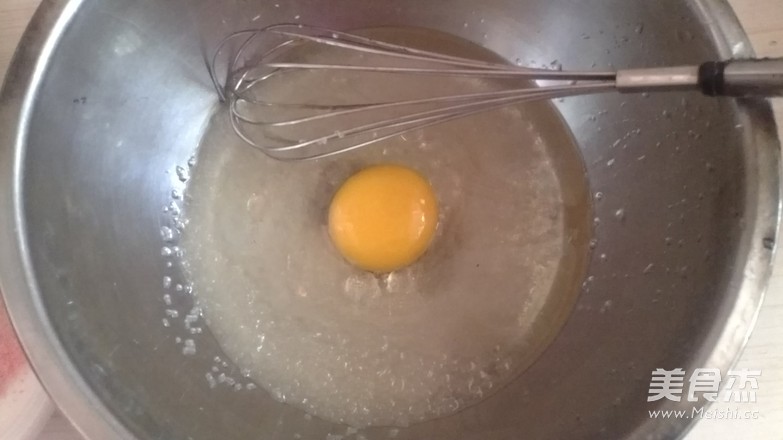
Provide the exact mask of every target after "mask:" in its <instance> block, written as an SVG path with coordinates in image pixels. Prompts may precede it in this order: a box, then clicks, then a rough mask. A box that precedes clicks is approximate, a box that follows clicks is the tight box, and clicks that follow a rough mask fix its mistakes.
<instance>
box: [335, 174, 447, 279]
mask: <svg viewBox="0 0 783 440" xmlns="http://www.w3.org/2000/svg"><path fill="white" fill-rule="evenodd" d="M437 224H438V204H437V200H436V199H435V194H434V193H433V191H432V187H431V186H430V184H429V182H428V181H427V180H426V179H425V178H424V177H422V176H421V174H419V173H417V172H416V171H414V170H412V169H410V168H406V167H403V166H398V165H377V166H372V167H369V168H365V169H363V170H361V171H359V172H358V173H356V174H354V175H353V176H351V177H350V178H348V180H346V181H345V183H343V185H342V186H341V187H340V189H339V190H338V191H337V193H336V194H335V196H334V199H332V204H331V206H330V208H329V235H330V236H331V238H332V241H333V242H334V244H335V246H336V247H337V249H338V250H339V251H340V253H342V255H343V256H344V257H345V259H346V260H348V261H349V262H351V263H353V264H354V265H356V266H358V267H360V268H362V269H364V270H368V271H371V272H376V273H384V272H391V271H393V270H396V269H399V268H402V267H405V266H407V265H409V264H411V263H413V262H414V261H416V260H417V259H418V258H419V257H421V255H422V254H423V253H424V252H425V251H426V250H427V247H428V246H429V245H430V242H431V241H432V237H433V235H434V234H435V228H436V226H437Z"/></svg>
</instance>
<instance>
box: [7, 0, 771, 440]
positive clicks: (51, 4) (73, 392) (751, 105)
mask: <svg viewBox="0 0 783 440" xmlns="http://www.w3.org/2000/svg"><path fill="white" fill-rule="evenodd" d="M83 3H84V0H47V1H45V2H44V3H42V4H41V6H39V8H38V9H37V11H36V13H35V15H34V16H33V19H32V20H31V22H30V24H29V26H28V28H27V30H26V31H25V33H24V35H23V37H22V40H21V42H20V44H19V47H18V48H17V51H16V53H15V55H14V58H13V61H12V63H11V65H10V66H9V69H8V72H7V74H6V79H5V83H4V84H3V87H2V89H0V182H2V183H3V184H0V210H2V211H3V212H7V213H10V215H4V216H0V242H1V243H4V244H5V245H4V246H0V287H1V288H2V289H0V290H2V294H3V295H4V297H5V302H6V306H7V308H8V311H9V315H10V316H11V321H12V323H13V325H14V327H15V329H16V331H17V333H18V334H19V338H20V340H21V342H22V346H23V348H24V350H25V353H26V355H27V357H28V359H29V360H30V363H31V364H32V366H33V368H34V370H35V372H36V375H37V376H38V378H39V380H40V381H41V382H42V384H43V385H44V387H45V389H46V390H47V392H48V393H49V394H50V396H51V397H52V398H53V400H54V401H55V402H56V403H57V405H58V406H59V407H60V409H61V411H62V412H63V413H64V414H65V415H66V417H67V418H68V419H69V420H70V421H71V422H72V423H73V424H74V425H75V427H76V428H77V429H78V430H79V431H80V432H81V434H82V435H84V436H85V437H86V438H90V439H101V440H103V439H110V438H120V439H129V440H134V439H136V436H135V435H134V434H133V433H132V432H131V430H130V429H129V428H128V427H126V426H125V425H123V424H122V423H121V422H120V421H119V420H118V419H117V418H116V417H115V416H114V415H113V414H112V413H111V411H109V409H108V408H107V407H106V406H105V405H104V404H103V402H102V401H101V399H100V398H99V397H98V395H97V394H96V393H95V392H94V391H93V390H92V389H91V387H90V386H89V385H88V383H87V382H86V381H85V380H84V378H83V377H82V376H81V375H80V374H79V371H78V370H77V369H76V367H75V365H74V364H73V362H71V360H70V358H69V356H68V353H67V352H66V351H65V348H64V347H63V345H62V344H61V342H60V341H59V339H58V337H57V335H56V333H55V331H54V328H53V326H52V324H51V323H50V322H49V321H48V320H47V312H46V309H45V306H44V304H43V301H42V299H41V297H40V291H39V288H38V285H37V282H36V280H35V274H34V269H33V265H32V262H31V260H30V255H29V252H28V244H27V241H26V236H27V231H26V226H25V219H24V211H23V187H22V183H23V182H22V176H23V162H24V154H25V145H26V141H27V133H28V131H29V129H30V127H29V124H30V118H31V114H32V111H33V108H34V102H35V99H36V96H37V94H38V91H39V89H40V87H41V84H42V79H43V78H44V76H45V73H46V70H47V67H48V64H49V61H50V59H51V55H52V54H53V53H54V52H55V51H56V49H57V46H58V44H59V42H60V40H61V38H62V36H63V34H64V32H65V30H66V29H67V28H68V26H69V24H70V23H71V21H72V19H73V18H74V17H75V15H76V14H77V12H78V11H79V8H80V7H81V5H82V4H83ZM688 5H689V6H690V7H691V8H692V9H694V11H695V12H696V13H697V14H698V15H700V17H701V18H702V20H703V23H702V24H703V25H704V26H705V27H706V28H707V29H709V30H710V31H711V33H712V39H713V41H714V43H715V44H716V46H717V48H718V51H719V53H720V55H721V56H723V57H726V58H728V57H751V56H753V55H754V52H753V49H752V47H751V44H750V41H749V39H748V37H747V35H746V34H745V32H744V30H743V29H742V27H741V25H740V23H739V20H738V18H737V16H736V15H735V13H734V11H733V9H732V8H731V6H730V5H729V4H728V1H727V0H688ZM738 107H739V113H740V115H741V116H742V115H744V116H745V117H746V118H747V120H748V121H749V122H750V121H752V124H749V125H748V126H747V127H746V128H747V131H748V132H750V135H751V136H752V138H751V139H752V142H750V143H751V144H752V145H753V146H754V149H755V150H756V151H755V152H754V154H755V157H754V159H755V160H754V164H755V165H757V168H756V169H754V170H751V171H754V172H755V174H753V175H752V178H753V180H755V182H751V183H749V184H748V185H747V186H748V187H752V189H755V190H757V191H756V192H754V193H753V194H748V195H752V197H751V198H750V199H748V201H751V202H753V205H754V206H751V207H750V208H748V212H749V213H750V214H752V215H754V218H753V220H752V221H751V222H749V223H748V224H747V228H746V231H744V232H743V237H742V240H743V241H744V243H741V244H740V249H741V252H742V251H744V252H745V253H747V256H746V257H745V260H744V261H740V262H741V263H742V264H740V265H738V268H735V270H734V273H733V274H732V277H731V279H730V283H729V284H730V285H732V286H735V287H734V290H736V291H737V295H736V299H735V301H734V303H733V304H730V305H729V306H730V307H731V310H729V311H728V314H727V316H728V319H727V321H726V325H724V326H722V327H720V328H714V329H712V330H714V331H712V332H711V334H709V335H708V336H707V341H709V342H708V343H705V344H704V346H703V351H704V352H703V353H699V356H698V357H697V358H698V359H702V360H705V361H706V362H710V363H712V364H717V365H721V366H725V367H727V368H728V367H731V366H733V365H735V364H736V362H737V361H738V360H739V357H740V355H741V354H742V350H743V348H744V347H745V345H746V343H747V341H748V338H749V337H750V333H751V331H752V329H753V327H754V325H755V322H756V319H757V317H758V313H759V311H760V307H761V304H762V300H763V297H764V292H765V289H766V287H767V285H768V281H769V278H770V276H771V273H772V262H773V260H774V254H775V249H774V248H775V247H776V246H773V249H770V246H769V245H768V243H769V241H768V240H769V239H770V238H771V239H772V240H774V239H775V237H776V236H777V232H778V228H779V224H780V212H781V199H780V194H781V187H780V154H779V150H780V145H779V142H778V138H777V130H776V127H775V122H774V118H773V116H772V110H771V107H770V105H769V104H768V103H767V102H766V101H763V100H748V101H741V102H739V106H738ZM753 184H755V186H754V185H753ZM749 273H750V274H752V276H748V274H749ZM686 403H687V402H686ZM661 422H662V421H661V420H653V419H650V420H648V421H647V422H645V423H643V424H641V425H639V426H638V427H637V429H635V430H634V431H632V432H631V433H630V434H631V436H632V437H638V438H659V437H660V436H661V435H664V436H667V437H669V436H671V437H678V438H682V437H684V436H685V435H686V434H687V432H688V431H689V429H690V428H691V427H692V426H693V425H694V424H695V423H694V422H695V420H693V419H690V420H687V419H677V420H668V421H666V422H665V423H661Z"/></svg>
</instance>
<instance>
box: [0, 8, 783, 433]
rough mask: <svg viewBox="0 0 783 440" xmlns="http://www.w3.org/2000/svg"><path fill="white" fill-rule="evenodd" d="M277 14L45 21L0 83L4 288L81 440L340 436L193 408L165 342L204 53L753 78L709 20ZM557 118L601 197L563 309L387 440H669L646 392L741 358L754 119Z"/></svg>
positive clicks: (83, 14) (759, 134)
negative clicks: (457, 49) (543, 344)
mask: <svg viewBox="0 0 783 440" xmlns="http://www.w3.org/2000/svg"><path fill="white" fill-rule="evenodd" d="M275 1H276V0H263V1H256V2H250V1H244V0H237V1H225V2H222V4H207V3H206V2H204V1H202V0H168V1H165V2H164V1H152V0H149V1H147V0H142V1H134V2H129V1H125V0H70V1H68V0H46V1H44V3H43V6H42V7H41V9H40V10H39V11H38V13H37V15H36V17H35V19H34V20H33V23H32V25H31V26H30V28H29V29H28V31H27V33H26V34H25V37H24V39H23V40H22V44H21V46H20V50H19V52H18V54H17V56H16V59H15V62H14V64H13V66H12V67H11V69H10V71H9V73H8V76H7V81H6V84H5V86H4V88H3V91H2V99H1V100H0V146H2V149H1V151H0V154H1V155H2V156H1V159H0V167H2V168H1V169H0V178H1V179H2V182H3V183H2V185H0V186H1V187H2V190H0V206H1V207H2V210H3V212H4V213H5V215H3V216H2V217H1V218H0V234H2V235H1V237H2V243H3V246H2V248H1V249H0V266H1V269H2V272H1V274H2V288H3V291H4V294H5V295H6V300H7V303H8V306H9V308H10V311H11V313H12V315H13V319H14V322H15V324H16V326H17V328H18V330H19V332H20V336H21V339H22V341H23V343H24V345H25V347H26V349H27V351H28V354H29V356H30V358H31V360H32V363H33V364H34V366H35V368H36V369H37V371H38V374H39V375H40V377H41V380H42V381H43V382H44V384H45V385H46V387H47V388H48V390H49V391H50V392H51V394H52V396H53V397H54V399H55V400H56V401H57V403H58V404H59V405H60V406H61V407H62V409H63V411H64V412H65V413H66V414H67V415H68V417H69V418H71V419H72V421H73V422H74V423H75V424H76V425H77V426H78V427H79V429H80V430H81V431H82V432H84V433H85V434H86V435H87V436H88V437H90V438H92V439H100V440H103V439H110V438H118V437H119V438H138V439H171V440H174V439H193V440H200V439H226V440H230V439H250V438H253V439H267V438H268V439H272V438H275V439H277V438H281V439H285V438H292V435H293V433H294V432H298V433H300V434H302V435H303V437H304V438H318V439H323V438H325V436H326V434H327V433H330V432H332V433H338V432H343V433H344V432H345V431H344V427H337V426H332V425H330V424H329V423H326V422H323V421H319V420H317V419H312V420H309V421H308V420H306V419H305V418H303V414H302V413H301V412H299V411H298V410H296V409H293V408H291V407H287V406H285V405H282V404H279V403H276V402H275V401H274V400H272V399H271V398H269V397H267V395H266V394H265V393H264V392H262V391H260V390H256V391H255V392H242V393H238V392H233V391H229V390H228V389H226V388H219V389H214V390H213V389H210V388H209V386H208V384H207V381H205V379H204V373H205V372H206V371H208V370H209V367H210V365H212V358H213V356H215V354H219V353H220V351H219V348H218V347H217V345H216V343H215V341H214V340H213V339H212V337H211V336H210V334H209V332H208V331H205V332H204V333H203V334H201V335H198V339H199V342H198V352H197V353H196V355H195V356H192V357H185V356H183V355H182V353H181V345H177V344H176V343H175V341H174V338H175V334H174V333H173V332H172V331H171V329H167V328H165V327H163V325H161V318H162V317H163V316H164V315H163V309H164V306H163V304H162V302H161V294H162V286H161V281H160V280H161V278H162V273H163V267H164V266H163V263H162V261H163V260H162V259H161V256H160V243H161V238H160V236H159V230H160V226H161V222H162V221H163V216H164V214H163V213H162V207H163V206H165V205H166V204H167V203H168V202H169V193H170V191H171V188H172V187H176V186H177V185H179V184H180V182H179V181H178V179H177V176H176V173H175V172H174V169H175V167H176V166H177V165H178V164H183V163H185V162H186V161H187V158H188V157H189V156H190V155H191V154H192V153H193V151H194V149H195V148H196V147H197V145H198V143H199V138H200V136H201V135H202V132H203V130H204V127H205V124H206V123H207V121H208V119H209V117H210V115H211V114H212V113H213V112H214V111H215V109H216V104H217V102H216V96H215V93H214V91H213V90H212V89H211V88H210V84H209V80H208V77H207V74H206V69H205V66H204V61H203V54H202V51H203V48H202V47H203V46H205V45H206V46H209V44H213V43H214V41H213V40H214V39H216V38H217V37H218V36H219V35H221V34H224V33H227V32H228V31H229V30H232V29H237V28H241V27H246V26H250V25H251V21H253V20H255V21H253V23H252V25H253V26H261V25H264V24H267V23H274V22H290V21H296V20H301V21H302V22H307V23H312V24H318V25H324V26H328V27H334V28H358V27H369V26H379V25H406V26H423V27H429V28H434V29H438V30H442V31H445V32H449V33H452V34H455V35H458V36H462V37H465V38H467V39H470V40H473V41H476V42H478V43H481V44H484V45H485V46H487V47H488V48H490V49H492V50H494V51H495V52H497V53H499V54H500V55H502V56H504V57H506V58H508V59H509V60H511V61H514V60H516V59H517V58H519V59H520V61H521V62H522V63H530V62H534V63H536V64H547V65H549V64H550V63H551V64H553V65H554V64H557V62H561V63H562V64H563V65H564V66H565V67H566V68H590V67H591V66H599V67H604V66H615V67H618V68H619V67H628V66H656V65H663V64H678V63H694V62H700V61H706V60H708V59H713V58H727V57H731V56H735V57H743V56H749V55H751V48H750V47H749V44H748V41H747V39H746V37H745V35H744V34H743V32H742V30H741V29H740V27H739V26H738V23H737V21H736V19H735V18H734V15H733V14H732V11H731V10H730V9H729V8H728V6H727V5H726V3H725V2H724V1H722V0H687V1H681V0H661V1H645V0H585V1H578V2H577V1H572V0H524V1H522V0H485V1H481V2H478V1H470V0H450V1H445V0H444V1H428V2H422V1H418V0H396V1H372V2H370V1H358V0H339V1H325V0H279V2H277V3H275ZM205 18H206V21H205ZM203 23H210V25H209V26H204V25H203ZM205 36H206V37H205ZM204 41H206V44H204ZM555 60H559V61H555ZM557 106H558V108H559V109H560V111H561V112H562V114H563V116H564V117H565V119H566V120H567V122H568V124H569V126H570V128H571V130H572V131H573V133H574V135H575V137H576V139H578V141H579V144H580V147H581V149H582V153H583V155H584V160H585V164H586V168H587V170H588V178H589V181H590V185H591V190H592V192H593V193H596V194H597V193H599V192H600V193H602V197H600V200H598V199H599V197H596V201H595V204H594V211H595V216H596V223H595V230H594V234H595V241H594V243H593V244H594V249H593V259H592V262H591V264H590V267H589V273H590V275H591V276H590V277H589V278H588V279H587V280H586V282H585V287H584V289H583V291H582V293H581V295H580V298H579V301H578V303H577V305H576V307H575V310H574V311H573V313H572V315H571V317H570V318H569V320H568V322H567V324H566V326H565V327H564V329H563V330H562V332H561V333H560V335H559V336H558V337H557V339H556V340H555V341H554V343H552V344H551V346H550V347H549V348H548V349H547V350H546V352H545V353H544V354H543V355H542V356H541V357H540V359H539V360H538V361H537V362H536V363H535V364H534V365H533V366H532V367H531V368H530V369H529V370H527V371H526V372H525V373H523V374H522V375H521V376H520V377H519V378H518V379H517V380H516V381H515V382H514V383H513V384H512V385H510V386H509V387H507V388H506V389H504V390H502V391H501V392H498V393H497V394H495V395H494V396H492V397H491V398H489V399H487V400H485V401H484V402H482V403H481V404H479V405H477V406H475V407H472V408H469V409H467V410H465V411H463V412H461V413H459V414H457V415H455V416H453V417H448V418H445V419H440V420H435V421H431V422H427V423H423V424H419V425H415V426H412V427H410V428H408V429H403V430H401V431H400V432H399V435H398V436H397V438H399V439H453V440H457V439H482V440H488V439H512V438H514V439H516V438H523V437H524V438H540V439H555V438H560V439H562V438H581V439H588V438H651V439H655V438H676V437H678V436H680V435H681V434H682V433H683V432H684V431H685V430H686V428H687V426H686V425H687V423H688V422H689V421H688V420H673V419H669V420H651V419H650V418H649V417H648V410H650V409H656V408H661V409H677V408H686V407H689V406H690V405H691V404H690V403H688V402H685V401H683V402H671V401H668V400H663V401H659V402H656V403H655V404H652V403H648V402H647V401H646V397H647V391H648V386H649V381H650V373H651V371H652V370H653V369H655V368H667V369H672V368H676V367H682V368H685V369H688V370H691V369H692V368H694V367H719V368H722V369H726V368H728V367H729V366H730V365H731V364H732V362H733V361H734V360H735V359H736V357H737V356H738V354H739V352H740V350H741V348H742V346H743V344H744V342H745V340H746V338H747V336H748V333H749V331H750V329H751V327H752V325H753V322H754V319H755V316H756V313H757V310H758V307H759V304H760V301H761V298H762V292H763V288H764V286H765V283H766V281H767V279H768V276H769V273H770V260H771V257H772V252H773V248H774V242H775V234H776V227H777V219H778V214H779V207H778V206H779V180H778V166H779V151H778V149H779V145H778V143H777V141H776V134H775V127H774V123H773V122H772V119H771V117H770V110H769V107H768V106H767V105H766V104H765V103H764V102H763V101H743V102H738V101H733V100H729V99H708V98H703V97H701V96H698V95H696V94H678V93H673V94H661V95H653V96H649V97H645V96H618V95H607V96H596V97H587V98H577V99H568V100H565V101H563V102H559V103H557ZM618 211H619V212H618ZM183 307H184V305H183ZM386 433H387V431H385V430H381V429H376V430H373V429H370V430H368V431H367V432H366V433H365V435H366V436H367V437H368V438H378V437H381V436H385V435H387V434H386Z"/></svg>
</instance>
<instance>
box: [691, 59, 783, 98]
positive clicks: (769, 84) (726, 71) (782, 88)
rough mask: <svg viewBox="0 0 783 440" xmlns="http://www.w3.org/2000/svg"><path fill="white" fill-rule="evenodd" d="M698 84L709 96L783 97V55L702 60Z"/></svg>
mask: <svg viewBox="0 0 783 440" xmlns="http://www.w3.org/2000/svg"><path fill="white" fill-rule="evenodd" d="M699 87H700V88H701V90H702V92H704V94H705V95H710V96H770V97H771V96H783V58H764V59H750V60H731V61H717V62H709V63H704V64H702V65H701V66H699Z"/></svg>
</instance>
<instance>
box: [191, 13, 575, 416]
mask: <svg viewBox="0 0 783 440" xmlns="http://www.w3.org/2000/svg"><path fill="white" fill-rule="evenodd" d="M367 35H369V36H372V37H380V38H384V39H386V40H391V41H394V42H402V43H404V44H409V45H417V46H419V47H422V48H425V49H430V50H441V51H447V52H450V53H454V54H456V55H460V56H466V57H472V58H485V59H486V58H488V57H489V58H493V57H492V55H491V54H488V53H487V52H486V51H485V50H483V49H481V48H478V47H477V46H475V45H473V44H471V43H468V42H466V41H463V40H460V39H456V38H454V37H449V36H445V35H443V34H440V33H435V32H430V31H422V30H411V29H384V30H378V31H373V32H369V33H367ZM377 81H378V78H377V77H367V76H364V77H363V76H361V75H359V76H353V75H350V76H348V74H347V73H345V72H343V73H339V72H308V73H307V74H306V75H302V76H292V77H290V78H289V79H287V80H286V83H282V84H280V85H278V86H277V87H276V89H275V91H274V93H275V94H276V95H277V97H278V98H285V99H288V100H289V101H291V100H292V101H297V100H298V99H297V98H299V97H302V96H307V95H308V94H312V93H319V91H321V92H320V93H322V91H323V90H331V91H332V92H335V93H339V94H340V96H344V97H348V98H350V94H357V96H361V94H363V93H366V92H367V91H368V90H372V89H378V88H379V87H381V88H383V90H384V92H383V93H387V94H388V95H389V96H390V97H394V96H399V95H401V94H407V95H409V94H411V93H414V94H415V93H416V92H417V90H421V89H422V88H424V87H429V88H431V87H438V89H439V91H440V92H442V93H449V94H454V93H471V92H472V91H478V90H488V89H489V90H492V89H498V88H500V86H499V85H496V84H492V83H491V82H487V81H485V80H477V79H467V78H446V79H443V78H441V79H439V81H438V83H437V85H435V86H433V85H432V84H428V85H427V84H425V83H423V82H422V81H421V79H420V78H416V77H406V76H393V77H390V78H388V81H383V82H382V83H381V84H379V83H378V82H377ZM375 165H398V166H403V167H405V168H407V169H410V170H412V171H414V172H415V173H417V174H418V175H420V176H422V177H423V178H424V179H426V180H427V182H428V183H429V185H430V187H431V189H432V192H433V194H434V196H435V198H436V199H437V206H438V211H437V226H436V227H435V231H434V236H433V237H432V238H431V241H430V242H429V247H428V248H427V249H426V251H425V252H424V253H423V255H421V257H420V258H418V259H416V260H415V261H414V262H413V263H411V264H409V265H407V266H405V267H403V268H401V269H397V270H394V271H392V272H385V273H384V272H382V271H378V272H374V271H368V270H364V269H362V268H360V267H357V266H355V265H354V264H352V263H350V262H349V261H347V260H346V259H345V258H344V256H343V254H341V253H340V251H338V249H337V247H336V246H335V244H334V243H333V241H332V238H331V237H330V233H329V226H328V222H329V210H330V204H331V202H332V199H333V197H334V196H335V193H336V192H337V191H338V189H339V188H340V187H341V186H342V184H343V182H345V181H346V179H348V178H349V177H351V176H352V175H354V174H355V173H356V172H358V171H360V170H362V169H366V168H368V167H371V166H375ZM587 194H588V193H587V189H586V183H585V181H584V174H583V171H582V165H581V161H580V157H579V154H578V151H577V149H576V147H575V145H574V144H573V141H572V138H571V137H570V134H569V132H568V129H567V128H566V127H565V125H564V124H563V122H562V120H561V119H560V117H559V115H558V114H557V112H556V110H555V109H554V108H553V107H552V105H551V104H549V103H546V102H544V103H529V104H524V105H517V106H512V107H507V108H504V109H500V110H495V111H491V112H487V113H482V114H478V115H475V116H472V117H470V118H468V119H461V120H456V121H452V122H449V123H446V124H442V125H437V126H433V127H429V128H426V129H422V130H420V131H416V132H412V133H408V134H406V135H404V136H399V137H397V138H394V139H390V140H387V141H384V142H382V143H379V144H377V145H375V146H372V147H369V148H366V149H363V150H361V151H357V152H352V153H349V154H346V155H341V156H337V157H334V158H327V159H320V160H316V161H311V162H296V163H289V162H279V161H275V160H273V159H270V158H268V157H266V156H265V155H264V154H262V153H261V152H259V151H257V150H254V149H253V148H251V147H249V146H248V145H246V144H244V143H243V142H242V141H241V140H240V139H239V138H237V137H236V136H235V135H234V134H233V132H232V130H231V126H230V123H229V121H228V116H227V115H225V114H222V113H221V114H218V115H217V116H216V117H215V118H214V120H213V122H212V125H211V127H210V129H209V131H208V133H207V135H206V137H205V138H204V140H203V144H202V146H201V149H200V152H199V160H198V165H197V166H196V167H195V169H194V170H193V173H192V178H191V180H190V182H189V187H188V190H187V193H186V196H187V197H186V199H187V205H186V209H185V212H186V214H187V219H188V223H187V226H186V227H185V229H184V231H183V235H182V248H183V250H184V265H185V269H186V272H187V274H188V277H189V279H190V281H191V282H192V284H193V287H194V293H195V295H196V298H197V301H198V303H199V306H200V307H201V308H202V309H203V311H204V314H205V318H206V320H207V323H208V325H209V328H210V330H211V331H212V333H213V334H214V335H215V337H216V338H217V340H218V341H219V342H220V344H221V346H222V348H223V350H224V351H225V353H226V354H227V355H228V356H229V357H230V358H231V359H232V360H233V361H234V362H235V363H236V364H237V365H238V366H239V367H240V368H242V369H245V370H246V372H248V374H249V376H250V377H251V378H252V379H253V380H254V381H255V382H256V383H257V384H258V385H259V386H260V387H262V388H264V389H265V390H266V391H267V392H268V393H270V394H271V395H272V396H273V397H274V398H276V399H278V400H280V401H282V402H286V403H288V404H291V405H294V406H297V407H299V408H301V409H303V410H305V411H307V412H308V413H310V414H312V415H314V416H317V417H321V418H323V419H326V420H330V421H334V422H339V423H347V424H350V425H352V426H356V427H363V426H369V425H397V426H405V425H408V424H411V423H415V422H419V421H423V420H426V419H430V418H434V417H442V416H447V415H450V414H453V413H455V412H456V411H459V410H460V409H462V408H465V407H466V406H469V405H472V404H474V403H477V402H479V401H480V400H482V399H484V398H487V397H488V396H489V395H491V394H492V393H493V392H495V391H497V390H498V389H500V388H502V387H503V386H504V385H505V384H507V383H508V382H509V381H511V380H513V379H514V378H515V377H516V376H517V375H519V374H520V373H521V372H522V371H523V370H524V369H525V368H527V367H528V366H529V365H530V364H531V363H532V362H533V361H534V360H535V359H536V357H537V356H538V355H539V354H540V353H541V351H542V350H543V348H544V347H545V346H546V345H547V344H548V343H549V342H550V341H551V340H552V338H553V337H554V335H555V334H556V333H557V331H558V330H559V328H560V327H561V326H562V324H563V322H564V320H565V318H566V317H567V315H568V313H569V312H570V309H571V307H572V305H573V303H574V301H575V297H576V295H577V293H578V290H579V289H578V285H579V283H580V282H581V275H582V273H583V269H584V267H585V265H586V258H587V252H586V248H587V245H586V243H587V241H588V232H589V227H588V221H587V219H588V218H589V216H588V211H589V209H588V196H587ZM381 207H382V206H381Z"/></svg>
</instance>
